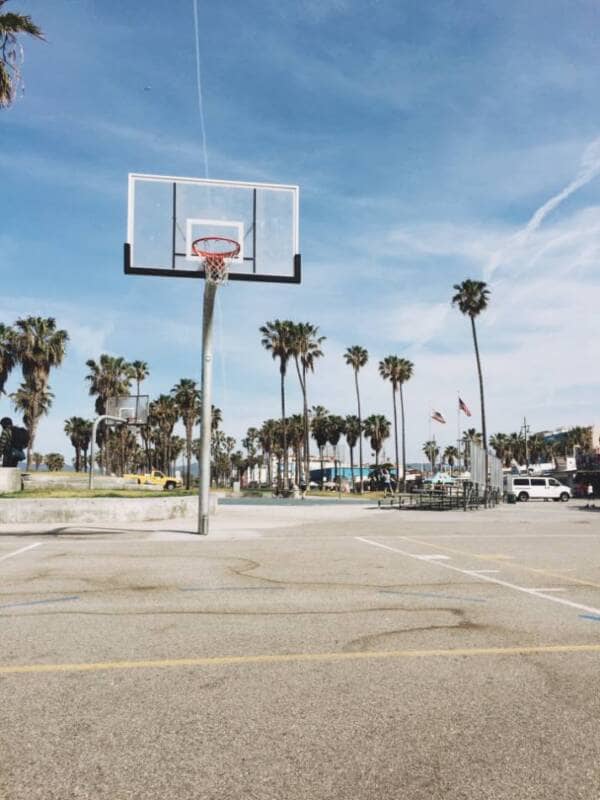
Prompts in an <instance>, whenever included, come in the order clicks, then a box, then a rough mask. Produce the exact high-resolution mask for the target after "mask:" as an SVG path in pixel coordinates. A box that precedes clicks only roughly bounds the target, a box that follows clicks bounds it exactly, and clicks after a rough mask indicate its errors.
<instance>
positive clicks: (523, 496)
mask: <svg viewBox="0 0 600 800" xmlns="http://www.w3.org/2000/svg"><path fill="white" fill-rule="evenodd" d="M506 484H507V485H506V490H507V491H508V492H512V493H513V494H515V495H516V496H517V500H521V502H524V503H526V502H527V500H554V501H558V500H561V501H562V502H563V503H566V502H567V500H569V499H570V497H571V490H570V489H569V487H568V486H565V485H564V484H562V483H559V482H558V481H557V480H556V478H533V477H530V478H522V477H521V476H518V475H514V476H513V475H509V476H508V478H507V481H506Z"/></svg>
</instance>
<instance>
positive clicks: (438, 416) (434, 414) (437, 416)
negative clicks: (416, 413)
mask: <svg viewBox="0 0 600 800" xmlns="http://www.w3.org/2000/svg"><path fill="white" fill-rule="evenodd" d="M431 419H434V420H435V421H436V422H441V423H442V425H445V424H446V420H445V419H444V417H443V416H442V415H441V414H440V412H439V411H433V412H432V413H431Z"/></svg>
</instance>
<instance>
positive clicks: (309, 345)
mask: <svg viewBox="0 0 600 800" xmlns="http://www.w3.org/2000/svg"><path fill="white" fill-rule="evenodd" d="M291 325H292V356H293V358H294V363H295V364H296V372H297V373H298V380H299V381H300V389H301V390H302V414H303V420H304V474H305V480H306V482H307V483H308V474H309V471H310V443H309V424H308V393H307V390H306V378H307V374H308V372H309V370H310V371H311V372H314V371H315V361H316V359H317V358H321V357H322V355H323V351H322V350H321V344H322V343H323V342H324V341H325V336H319V328H318V327H317V326H316V325H311V323H310V322H298V323H291Z"/></svg>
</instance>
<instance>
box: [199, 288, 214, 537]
mask: <svg viewBox="0 0 600 800" xmlns="http://www.w3.org/2000/svg"><path fill="white" fill-rule="evenodd" d="M216 293H217V286H216V284H214V283H212V281H205V282H204V308H203V313H202V415H201V418H200V425H201V428H200V475H199V481H198V482H199V497H198V533H199V534H200V535H201V536H207V535H208V514H209V493H210V440H211V432H212V430H211V429H212V362H213V355H212V340H213V316H214V310H215V295H216Z"/></svg>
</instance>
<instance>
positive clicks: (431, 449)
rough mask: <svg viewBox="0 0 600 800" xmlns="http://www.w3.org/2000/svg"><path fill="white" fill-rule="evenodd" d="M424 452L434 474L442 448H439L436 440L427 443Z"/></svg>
mask: <svg viewBox="0 0 600 800" xmlns="http://www.w3.org/2000/svg"><path fill="white" fill-rule="evenodd" d="M423 452H424V453H425V455H426V456H427V458H428V459H429V463H430V464H431V471H432V473H433V472H435V463H436V459H437V457H438V455H439V453H440V448H439V447H438V446H437V444H436V441H435V439H430V440H429V441H428V442H425V444H424V445H423Z"/></svg>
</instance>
